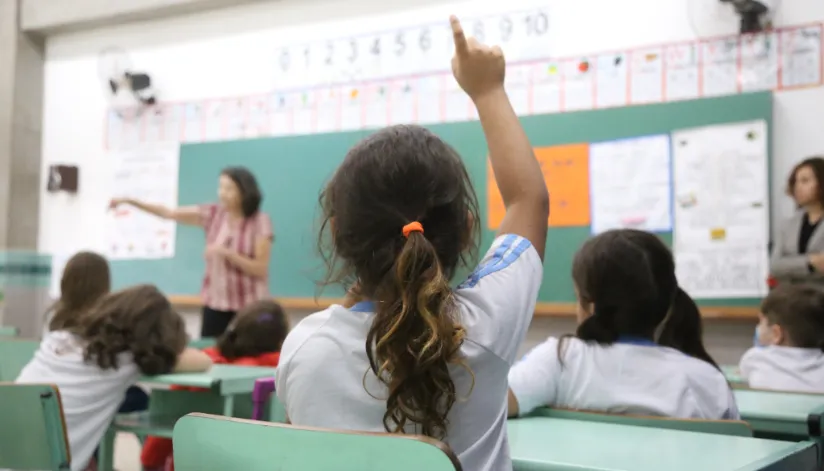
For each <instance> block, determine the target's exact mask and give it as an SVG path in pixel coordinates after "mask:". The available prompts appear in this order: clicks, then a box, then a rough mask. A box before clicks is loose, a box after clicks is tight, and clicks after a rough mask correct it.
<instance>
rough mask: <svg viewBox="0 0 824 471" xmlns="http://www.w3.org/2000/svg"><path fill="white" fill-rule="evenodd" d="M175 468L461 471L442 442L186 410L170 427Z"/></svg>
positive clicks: (185, 470) (188, 470)
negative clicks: (185, 413)
mask: <svg viewBox="0 0 824 471" xmlns="http://www.w3.org/2000/svg"><path fill="white" fill-rule="evenodd" d="M174 459H175V469H176V470H177V471H202V470H204V469H242V470H244V471H269V470H272V469H299V470H301V471H329V470H330V469H334V470H335V471H384V470H386V469H391V470H393V471H421V470H426V471H461V467H460V463H459V462H458V459H457V457H456V456H455V454H454V453H453V452H452V451H451V450H450V449H449V448H448V447H447V446H446V445H444V444H443V443H440V442H438V441H435V440H432V439H428V438H423V437H416V436H411V435H390V434H384V433H356V432H343V431H332V430H320V429H308V428H302V427H296V426H293V425H285V424H275V423H267V422H258V421H253V420H243V419H233V418H227V417H219V416H211V415H206V414H190V415H187V416H185V417H183V418H182V419H180V420H178V421H177V424H175V430H174Z"/></svg>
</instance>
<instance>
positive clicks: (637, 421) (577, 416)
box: [530, 408, 752, 437]
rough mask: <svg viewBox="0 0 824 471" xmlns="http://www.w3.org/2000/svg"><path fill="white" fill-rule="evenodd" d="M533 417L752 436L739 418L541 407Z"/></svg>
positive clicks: (748, 427)
mask: <svg viewBox="0 0 824 471" xmlns="http://www.w3.org/2000/svg"><path fill="white" fill-rule="evenodd" d="M530 415H531V416H535V417H552V418H556V419H568V420H581V421H585V422H605V423H610V424H619V425H633V426H637V427H654V428H663V429H670V430H684V431H688V432H700V433H714V434H717V435H731V436H735V437H752V429H751V428H750V426H749V424H748V423H746V422H743V421H740V420H701V419H673V418H669V417H650V416H641V415H618V414H606V413H602V412H590V411H573V410H567V409H551V408H541V409H538V410H536V411H535V412H533V413H532V414H530Z"/></svg>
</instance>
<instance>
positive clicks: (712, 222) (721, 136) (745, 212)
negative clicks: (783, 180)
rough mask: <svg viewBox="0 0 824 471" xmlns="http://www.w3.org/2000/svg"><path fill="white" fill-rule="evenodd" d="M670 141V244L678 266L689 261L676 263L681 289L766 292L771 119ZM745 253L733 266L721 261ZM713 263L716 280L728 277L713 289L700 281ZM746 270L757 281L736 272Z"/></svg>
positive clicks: (680, 134)
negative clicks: (672, 223) (672, 207)
mask: <svg viewBox="0 0 824 471" xmlns="http://www.w3.org/2000/svg"><path fill="white" fill-rule="evenodd" d="M672 140H673V175H674V180H675V181H674V190H673V193H674V200H675V210H674V216H675V230H674V236H673V246H674V251H675V258H676V263H680V262H679V261H680V260H684V266H681V267H680V268H679V269H680V270H681V273H682V274H683V275H684V279H683V280H682V284H683V286H684V288H685V289H686V290H687V291H688V292H689V293H690V294H692V295H693V296H696V297H704V298H709V297H736V296H761V295H763V294H764V293H765V290H766V277H767V273H766V270H767V256H768V254H767V246H768V241H769V195H768V188H769V185H768V175H767V168H768V162H767V125H766V123H765V122H764V121H753V122H745V123H737V124H730V125H723V126H710V127H705V128H697V129H691V130H684V131H679V132H675V133H673V135H672ZM742 254H746V257H744V255H742ZM742 257H743V258H745V259H742V260H738V261H737V262H736V263H720V262H717V260H726V259H736V258H742ZM710 260H714V261H712V262H710ZM710 264H715V265H717V268H716V269H714V271H719V270H720V272H718V273H714V274H713V276H714V277H715V278H714V279H719V280H721V279H727V280H730V281H729V282H724V283H721V282H719V284H718V286H717V287H715V288H713V286H714V285H711V284H709V283H707V282H705V281H703V280H705V278H706V276H705V275H704V274H702V273H704V272H705V271H706V270H708V268H701V270H698V268H696V267H699V266H701V267H706V266H708V265H710ZM742 267H747V268H746V269H745V268H742ZM696 270H698V271H696ZM702 270H703V271H702ZM745 270H750V271H751V272H752V273H753V275H752V276H753V277H755V278H756V279H758V280H759V282H758V283H753V282H751V281H750V278H746V277H742V276H741V275H740V273H739V272H740V271H745ZM736 279H738V280H739V282H738V285H734V284H733V283H734V282H735V280H736ZM710 288H712V289H711V290H710V291H711V292H710V291H707V290H709V289H710Z"/></svg>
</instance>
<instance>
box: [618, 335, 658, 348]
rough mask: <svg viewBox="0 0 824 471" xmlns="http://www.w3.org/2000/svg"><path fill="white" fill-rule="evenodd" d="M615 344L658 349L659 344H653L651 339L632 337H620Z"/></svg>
mask: <svg viewBox="0 0 824 471" xmlns="http://www.w3.org/2000/svg"><path fill="white" fill-rule="evenodd" d="M615 343H625V344H628V345H641V346H643V347H657V346H658V344H657V343H655V342H653V341H652V340H650V339H645V338H643V337H635V336H632V335H622V336H620V337H618V341H617V342H615Z"/></svg>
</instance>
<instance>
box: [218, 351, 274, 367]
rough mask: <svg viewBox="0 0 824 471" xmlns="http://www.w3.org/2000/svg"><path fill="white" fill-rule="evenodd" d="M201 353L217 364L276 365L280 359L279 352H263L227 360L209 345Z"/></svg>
mask: <svg viewBox="0 0 824 471" xmlns="http://www.w3.org/2000/svg"><path fill="white" fill-rule="evenodd" d="M203 353H205V354H207V355H209V358H211V359H212V361H213V362H215V363H217V364H219V365H237V366H269V367H272V368H274V367H276V366H278V360H280V352H272V353H264V354H263V355H258V356H256V357H240V358H235V359H234V360H227V359H226V358H224V357H223V355H221V354H220V352H219V351H218V350H217V347H209V348H205V349H203Z"/></svg>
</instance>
